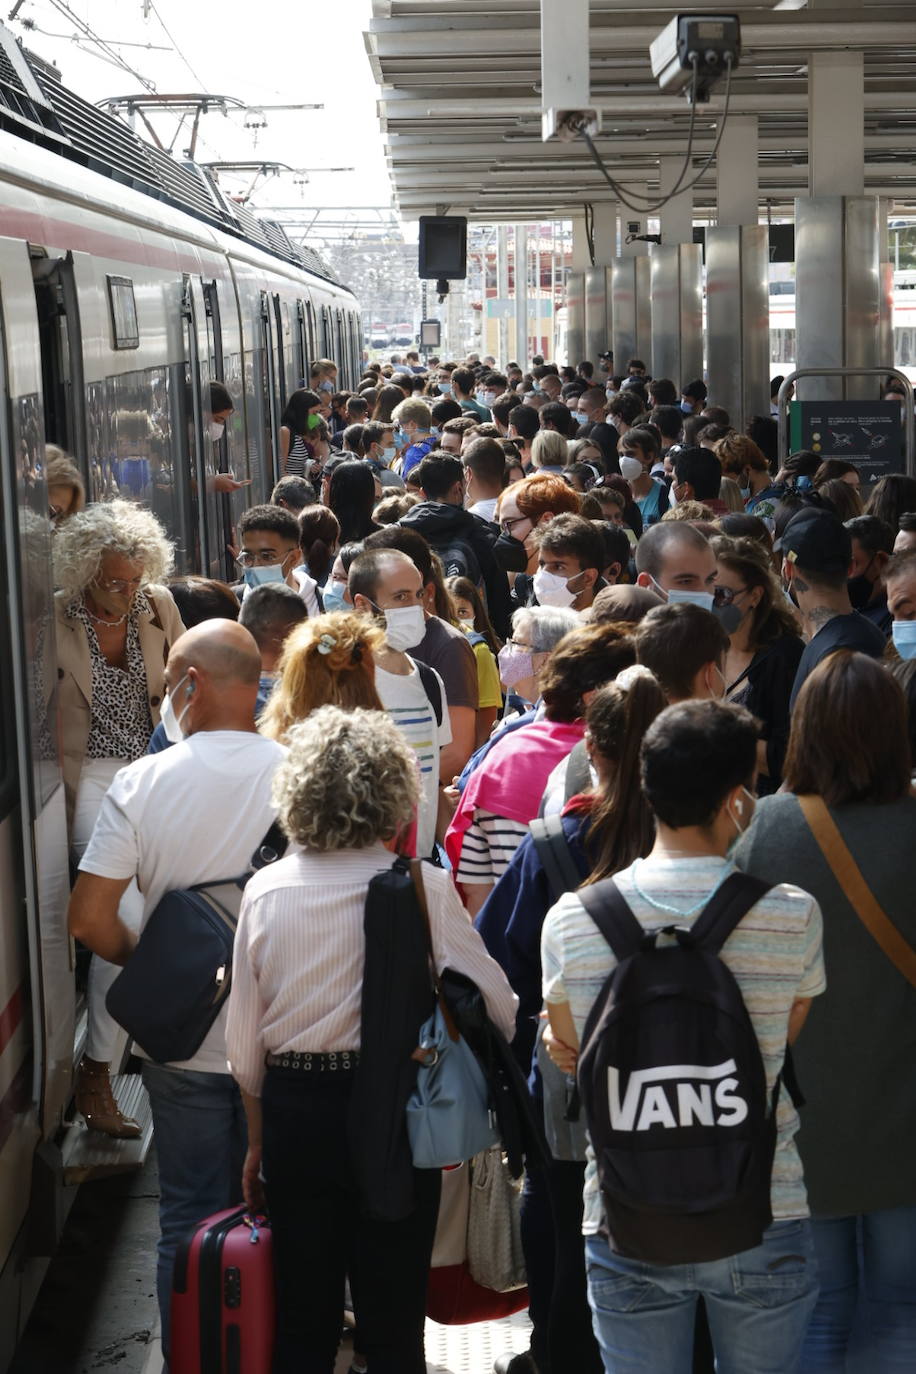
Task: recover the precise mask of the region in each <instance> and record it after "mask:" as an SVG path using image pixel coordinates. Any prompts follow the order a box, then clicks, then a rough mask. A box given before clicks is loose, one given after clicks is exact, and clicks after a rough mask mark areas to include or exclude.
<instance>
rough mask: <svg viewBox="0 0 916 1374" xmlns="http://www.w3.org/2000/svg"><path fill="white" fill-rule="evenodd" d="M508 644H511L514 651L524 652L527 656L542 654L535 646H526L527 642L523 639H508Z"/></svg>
mask: <svg viewBox="0 0 916 1374" xmlns="http://www.w3.org/2000/svg"><path fill="white" fill-rule="evenodd" d="M506 643H507V644H511V645H512V647H513V649H522V650H524V652H525V653H526V654H537V653H540V649H536V648H535V647H534V645H533V644H525V642H524V641H523V640H521V639H507V640H506Z"/></svg>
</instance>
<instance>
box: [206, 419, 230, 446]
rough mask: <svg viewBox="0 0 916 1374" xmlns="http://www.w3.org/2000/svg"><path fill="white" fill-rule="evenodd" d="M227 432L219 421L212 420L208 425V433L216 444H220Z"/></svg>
mask: <svg viewBox="0 0 916 1374" xmlns="http://www.w3.org/2000/svg"><path fill="white" fill-rule="evenodd" d="M225 432H226V426H225V425H223V424H220V423H219V421H218V420H211V421H210V422H209V423H208V425H207V433H208V434H209V436H210V438H211V439H212V440H213V442H214V444H216V443H219V441H220V439H222V437H223V435H224V434H225Z"/></svg>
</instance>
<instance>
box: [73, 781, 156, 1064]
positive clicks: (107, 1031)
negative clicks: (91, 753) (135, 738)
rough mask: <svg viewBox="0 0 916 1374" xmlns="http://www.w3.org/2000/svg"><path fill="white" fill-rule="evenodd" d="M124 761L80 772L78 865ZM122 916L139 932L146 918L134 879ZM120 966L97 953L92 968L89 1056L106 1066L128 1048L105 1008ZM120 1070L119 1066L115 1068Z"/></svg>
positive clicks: (76, 837) (75, 842)
mask: <svg viewBox="0 0 916 1374" xmlns="http://www.w3.org/2000/svg"><path fill="white" fill-rule="evenodd" d="M123 767H124V760H123V759H86V760H85V762H84V763H83V768H82V772H81V773H80V782H79V789H78V790H77V794H76V810H75V813H74V816H73V841H72V849H73V854H74V856H75V858H76V862H77V863H79V860H80V859H81V858H82V856H83V855H84V854H85V852H86V849H87V847H88V844H89V840H90V838H91V836H92V830H93V827H94V826H95V822H96V819H97V817H98V814H99V811H100V809H101V806H102V799H103V798H104V796H105V793H106V792H107V791H108V788H109V787H110V786H111V782H112V779H113V778H114V775H115V773H117V771H118V769H119V768H123ZM118 915H119V916H120V917H121V920H122V921H123V922H124V924H125V925H126V926H128V927H129V928H130V929H131V930H139V929H140V923H141V921H142V919H143V897H142V894H141V892H140V889H139V888H138V887H137V883H136V879H134V880H133V881H132V882H131V884H130V887H129V888H127V890H126V892H125V893H124V895H123V897H122V898H121V901H120V904H119V906H118ZM120 971H121V970H120V969H119V968H118V966H117V964H109V963H108V962H107V961H106V960H105V959H100V958H99V957H98V955H97V954H94V955H93V956H92V962H91V963H90V965H89V1019H88V1028H87V1036H86V1054H87V1055H88V1056H89V1058H90V1059H95V1060H98V1061H99V1062H101V1063H103V1064H109V1063H112V1061H113V1060H114V1059H115V1056H116V1055H117V1056H118V1057H120V1055H121V1053H122V1052H123V1049H124V1042H125V1035H124V1031H123V1030H122V1029H121V1027H120V1026H119V1025H118V1023H117V1021H115V1020H114V1019H113V1018H112V1017H111V1016H109V1014H108V1011H107V1009H106V1007H105V996H106V994H107V992H108V989H109V988H110V987H111V985H112V983H113V982H114V980H115V979H116V978H117V976H118V974H119V973H120ZM114 1067H115V1068H117V1065H114Z"/></svg>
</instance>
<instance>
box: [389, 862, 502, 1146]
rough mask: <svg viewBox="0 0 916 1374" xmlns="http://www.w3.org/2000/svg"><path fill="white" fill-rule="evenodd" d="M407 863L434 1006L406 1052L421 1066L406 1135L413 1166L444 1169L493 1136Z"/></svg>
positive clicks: (481, 1085)
mask: <svg viewBox="0 0 916 1374" xmlns="http://www.w3.org/2000/svg"><path fill="white" fill-rule="evenodd" d="M410 868H411V872H412V874H413V880H414V886H415V888H416V893H417V900H418V901H419V903H420V910H421V911H422V913H423V920H424V922H425V924H426V936H427V941H428V946H429V961H430V971H431V975H432V983H433V988H434V991H435V994H436V1007H435V1011H434V1012H433V1014H432V1016H431V1017H430V1018H429V1019H428V1020H427V1021H426V1022H424V1024H423V1025H422V1026H421V1028H420V1035H419V1044H418V1046H417V1048H416V1049H415V1050H414V1051H413V1054H412V1055H411V1058H413V1059H415V1060H416V1062H417V1063H418V1064H419V1066H420V1067H419V1069H418V1071H417V1083H416V1087H415V1088H414V1090H413V1092H412V1093H411V1095H410V1097H409V1099H408V1102H407V1135H408V1137H409V1139H410V1151H411V1155H412V1156H413V1162H414V1167H415V1168H417V1169H444V1168H448V1167H449V1166H450V1165H453V1164H461V1163H463V1162H464V1161H465V1160H466V1159H471V1158H472V1156H474V1155H476V1154H479V1153H480V1151H481V1150H486V1149H489V1147H490V1146H491V1145H495V1144H496V1142H497V1135H496V1128H495V1124H494V1121H495V1118H494V1117H493V1115H492V1113H491V1112H490V1105H489V1100H488V1098H489V1092H488V1089H487V1083H486V1079H485V1078H484V1075H483V1070H482V1069H481V1067H480V1065H479V1064H478V1062H477V1059H476V1057H475V1055H474V1052H473V1050H472V1049H471V1048H470V1046H469V1045H468V1043H467V1041H466V1040H465V1039H464V1037H463V1036H461V1035H459V1033H458V1030H457V1029H456V1027H455V1023H454V1020H453V1019H452V1016H451V1013H450V1012H449V1010H448V1007H447V1006H446V1003H445V998H444V997H443V995H442V987H441V984H440V981H439V975H438V973H437V972H436V961H435V956H434V954H433V942H432V929H431V927H430V923H429V909H428V907H427V905H426V890H425V888H424V886H423V870H422V865H421V862H420V860H418V859H414V860H413V861H412V862H411V865H410Z"/></svg>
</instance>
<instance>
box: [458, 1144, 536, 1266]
mask: <svg viewBox="0 0 916 1374" xmlns="http://www.w3.org/2000/svg"><path fill="white" fill-rule="evenodd" d="M521 1214H522V1182H521V1179H518V1180H515V1179H513V1178H512V1176H511V1174H510V1173H509V1164H508V1161H507V1159H506V1157H505V1155H504V1154H503V1152H502V1149H501V1148H500V1147H499V1146H498V1145H497V1146H495V1147H494V1148H493V1149H492V1150H484V1151H483V1152H482V1153H481V1154H479V1155H477V1156H476V1157H475V1158H474V1159H473V1160H472V1161H471V1205H470V1209H469V1215H468V1268H469V1269H470V1271H471V1278H472V1279H473V1280H474V1282H475V1283H479V1284H480V1285H481V1287H483V1288H492V1289H493V1290H494V1291H495V1292H497V1293H511V1292H512V1290H513V1289H515V1288H524V1286H525V1284H526V1282H527V1279H526V1277H525V1256H524V1253H523V1251H522V1229H521Z"/></svg>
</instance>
